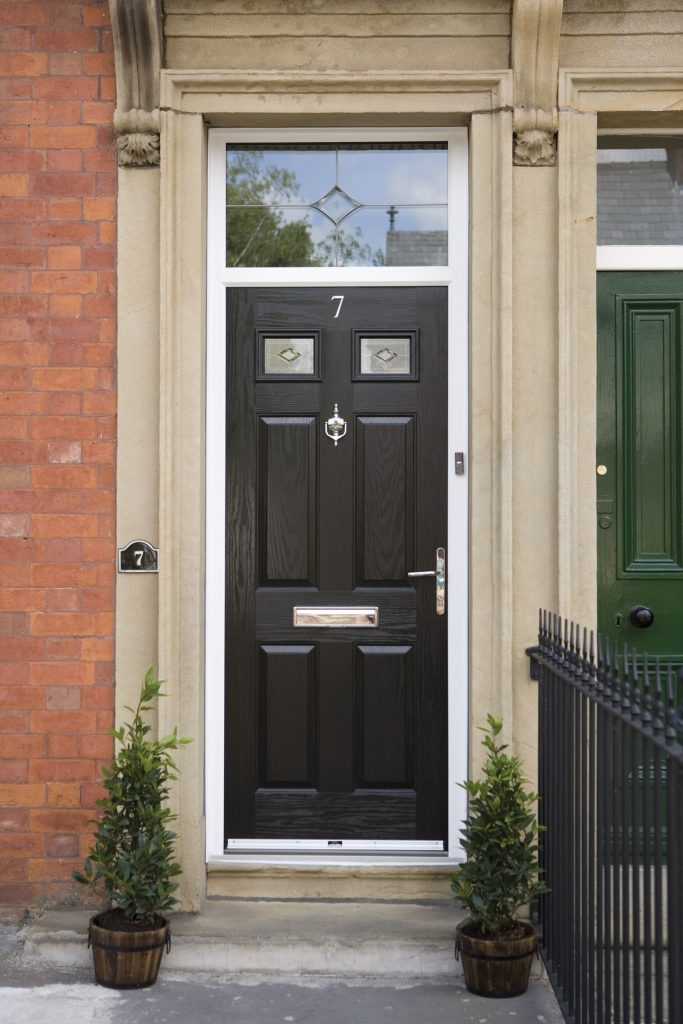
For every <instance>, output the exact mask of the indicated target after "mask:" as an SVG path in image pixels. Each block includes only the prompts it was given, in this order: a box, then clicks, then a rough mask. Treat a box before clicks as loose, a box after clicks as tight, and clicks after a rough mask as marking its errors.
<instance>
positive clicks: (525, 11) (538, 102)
mask: <svg viewBox="0 0 683 1024" xmlns="http://www.w3.org/2000/svg"><path fill="white" fill-rule="evenodd" d="M561 22H562V0H514V4H513V8H512V71H513V80H514V110H513V115H512V127H513V131H514V162H515V164H521V165H526V166H531V167H543V166H546V167H547V166H552V165H553V164H554V163H555V159H556V156H557V128H558V122H559V117H558V111H557V74H558V67H559V59H560V25H561Z"/></svg>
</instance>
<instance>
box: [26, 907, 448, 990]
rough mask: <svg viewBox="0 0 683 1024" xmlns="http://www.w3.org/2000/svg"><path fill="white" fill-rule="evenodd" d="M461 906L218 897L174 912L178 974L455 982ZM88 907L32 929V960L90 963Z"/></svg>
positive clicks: (55, 914) (170, 961)
mask: <svg viewBox="0 0 683 1024" xmlns="http://www.w3.org/2000/svg"><path fill="white" fill-rule="evenodd" d="M458 917H459V914H458V910H457V907H456V905H455V903H454V902H453V901H452V900H450V901H447V902H438V903H430V904H408V903H406V902H402V903H400V904H397V903H380V902H375V903H371V902H367V903H347V902H344V903H334V902H329V903H328V902H305V901H304V902H284V901H270V900H263V901H259V900H235V899H231V900H208V901H207V902H206V903H205V904H204V906H203V907H202V909H201V911H200V913H198V914H172V915H170V920H171V932H172V940H173V941H172V948H171V952H170V954H169V955H168V956H164V958H163V960H162V969H163V970H168V971H193V972H194V971H206V972H211V973H215V974H237V973H240V974H241V973H250V974H254V975H283V976H285V975H288V976H295V975H316V974H317V975H335V976H338V977H382V978H392V977H393V978H396V977H404V978H424V979H434V980H436V979H444V978H453V976H454V974H456V973H458V974H459V973H460V971H461V968H460V964H459V963H456V962H455V960H454V938H455V927H456V924H457V921H458ZM89 918H90V912H88V911H51V912H49V913H46V914H45V915H44V916H43V917H41V918H40V919H39V920H37V921H35V922H34V923H33V924H32V925H30V926H29V927H27V929H26V944H25V948H24V956H25V957H26V959H27V960H37V961H42V962H44V963H54V964H61V965H63V966H72V967H86V966H89V965H90V963H91V954H90V952H89V951H88V949H87V944H86V936H87V929H88V920H89Z"/></svg>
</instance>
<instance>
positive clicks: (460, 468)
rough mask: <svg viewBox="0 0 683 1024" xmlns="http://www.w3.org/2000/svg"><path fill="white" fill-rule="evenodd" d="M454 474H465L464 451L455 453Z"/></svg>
mask: <svg viewBox="0 0 683 1024" xmlns="http://www.w3.org/2000/svg"><path fill="white" fill-rule="evenodd" d="M455 475H456V476H464V475H465V453H464V452H456V453H455Z"/></svg>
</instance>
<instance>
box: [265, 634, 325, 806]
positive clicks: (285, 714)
mask: <svg viewBox="0 0 683 1024" xmlns="http://www.w3.org/2000/svg"><path fill="white" fill-rule="evenodd" d="M316 691H317V672H316V649H315V646H314V645H312V644H301V645H296V646H295V645H288V646H285V645H275V644H272V645H270V644H262V645H261V646H260V648H259V721H260V726H261V743H260V744H259V748H260V750H261V758H262V761H261V766H260V772H259V775H260V783H261V785H262V786H285V785H289V786H314V785H315V783H316V779H315V775H316V749H317V738H316V705H317V699H316Z"/></svg>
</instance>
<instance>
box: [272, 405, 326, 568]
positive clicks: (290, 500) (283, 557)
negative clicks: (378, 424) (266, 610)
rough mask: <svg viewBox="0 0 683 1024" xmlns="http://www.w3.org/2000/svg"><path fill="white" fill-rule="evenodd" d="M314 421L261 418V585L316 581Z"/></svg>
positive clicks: (309, 417)
mask: <svg viewBox="0 0 683 1024" xmlns="http://www.w3.org/2000/svg"><path fill="white" fill-rule="evenodd" d="M316 422H317V421H316V417H315V416H262V417H261V418H260V420H259V455H258V458H259V479H260V497H259V551H260V558H259V563H260V566H259V568H260V582H261V586H267V585H273V584H275V585H277V584H280V585H282V584H298V585H301V584H310V585H311V586H315V584H316V577H317V567H316V547H317V542H316V532H317V531H316V507H315V506H316V488H317V484H316V475H317V474H316Z"/></svg>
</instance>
